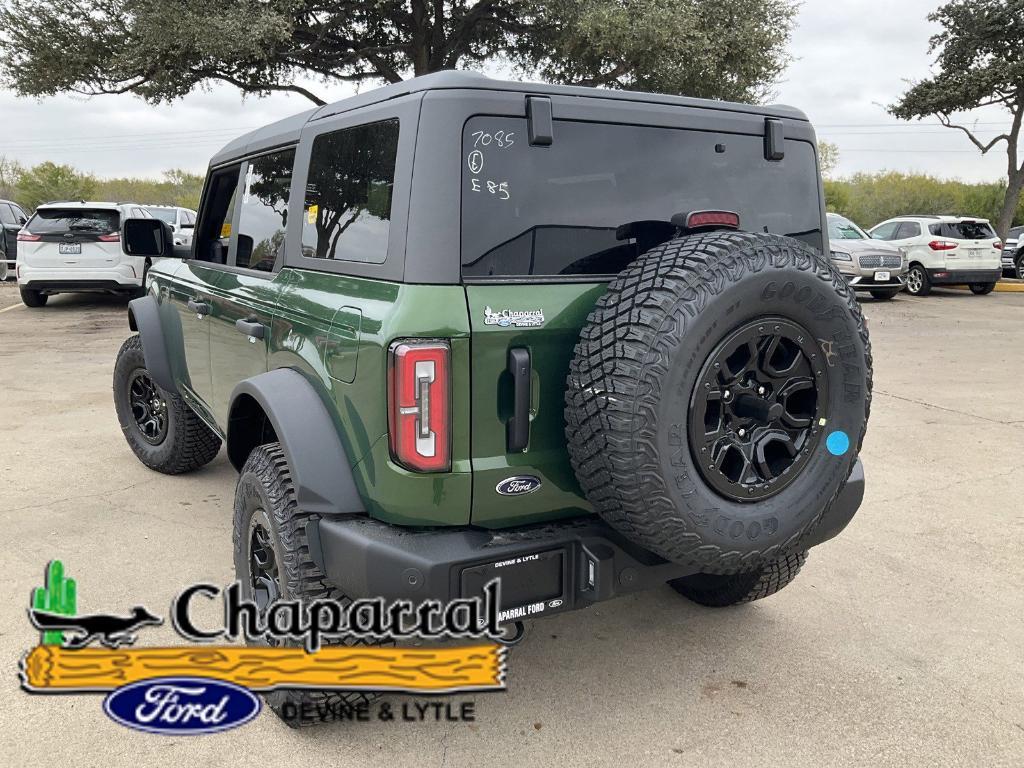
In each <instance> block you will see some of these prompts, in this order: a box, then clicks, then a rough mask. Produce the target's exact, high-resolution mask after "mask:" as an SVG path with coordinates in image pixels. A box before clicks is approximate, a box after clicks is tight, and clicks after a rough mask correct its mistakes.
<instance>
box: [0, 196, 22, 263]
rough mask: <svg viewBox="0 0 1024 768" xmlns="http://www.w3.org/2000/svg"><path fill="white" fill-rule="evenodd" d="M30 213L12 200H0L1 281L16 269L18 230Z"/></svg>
mask: <svg viewBox="0 0 1024 768" xmlns="http://www.w3.org/2000/svg"><path fill="white" fill-rule="evenodd" d="M26 221H28V215H27V214H26V213H25V211H24V210H23V209H22V207H21V206H20V205H18V204H17V203H15V202H13V201H11V200H0V282H3V281H4V280H6V279H7V274H8V272H11V271H13V270H14V263H15V260H16V259H17V254H18V232H19V231H20V230H21V228H22V227H23V226H25V222H26Z"/></svg>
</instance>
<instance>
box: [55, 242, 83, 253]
mask: <svg viewBox="0 0 1024 768" xmlns="http://www.w3.org/2000/svg"><path fill="white" fill-rule="evenodd" d="M57 253H59V254H60V255H61V256H77V255H79V254H81V253H82V244H81V243H57Z"/></svg>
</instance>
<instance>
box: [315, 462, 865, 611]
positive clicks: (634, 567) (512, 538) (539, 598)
mask: <svg viewBox="0 0 1024 768" xmlns="http://www.w3.org/2000/svg"><path fill="white" fill-rule="evenodd" d="M863 498H864V469H863V466H862V464H861V462H860V460H859V459H858V460H857V462H856V464H855V465H854V468H853V472H852V473H851V475H850V479H849V480H848V481H847V483H846V486H845V487H844V489H843V492H842V493H841V494H840V495H839V497H838V498H837V499H836V501H835V503H834V504H833V505H832V507H831V508H830V509H829V510H828V512H827V513H826V515H825V517H824V518H822V520H821V522H820V523H819V525H818V527H817V528H816V529H815V530H814V531H813V532H812V533H811V535H810V537H809V538H808V539H806V540H805V541H804V542H803V543H802V544H801V548H810V547H813V546H817V545H818V544H821V543H823V542H825V541H828V540H829V539H831V538H833V537H834V536H836V535H837V534H839V532H840V531H842V530H843V528H845V527H846V525H847V524H848V523H849V522H850V520H851V519H852V518H853V516H854V514H855V513H856V512H857V509H858V508H859V507H860V504H861V501H862V500H863ZM306 533H307V538H308V540H309V549H310V555H311V556H312V558H313V560H314V561H315V562H316V563H317V564H318V565H319V566H320V568H321V569H322V570H323V571H324V573H326V574H327V578H328V580H329V581H331V582H333V583H334V584H337V585H338V586H339V587H341V588H342V589H344V591H345V593H346V594H348V595H349V596H351V597H353V598H359V597H384V598H386V599H399V598H405V599H409V600H413V601H422V600H426V599H435V600H441V601H445V602H447V601H449V600H452V599H455V598H458V597H473V596H476V595H479V594H480V593H481V590H482V589H483V586H484V585H485V584H486V583H487V582H489V581H490V580H491V579H492V578H495V577H499V578H501V582H502V598H501V602H502V605H501V610H502V612H503V616H504V618H505V619H506V620H509V621H512V620H518V619H521V618H538V617H540V616H547V615H550V614H554V613H561V612H564V611H570V610H574V609H576V608H582V607H585V606H587V605H590V604H591V603H596V602H600V601H602V600H608V599H611V598H613V597H617V596H619V595H623V594H627V593H629V592H636V591H638V590H642V589H648V588H650V587H654V586H657V585H659V584H664V583H665V582H666V581H668V580H670V579H675V578H679V577H681V576H687V575H690V574H692V573H695V572H696V571H697V569H696V568H693V567H685V566H680V565H676V564H675V563H670V562H667V561H666V560H663V559H662V558H660V557H658V556H657V555H654V554H652V553H651V552H648V551H646V550H643V549H641V548H639V547H637V546H635V545H633V544H631V543H630V542H628V541H626V540H625V539H623V538H622V537H621V536H620V535H619V534H618V533H617V532H616V531H614V530H613V529H612V528H611V527H609V526H608V525H607V524H606V523H604V522H603V521H602V520H600V519H599V518H597V517H586V518H577V519H573V520H567V521H559V522H556V523H552V524H547V525H539V526H529V527H524V528H514V529H505V530H484V529H481V528H468V527H467V528H447V529H438V528H434V529H409V528H400V527H398V526H393V525H388V524H386V523H381V522H378V521H376V520H371V519H368V518H365V517H359V518H354V517H349V518H321V519H319V520H313V521H311V522H310V523H308V524H307V526H306ZM506 612H507V613H506Z"/></svg>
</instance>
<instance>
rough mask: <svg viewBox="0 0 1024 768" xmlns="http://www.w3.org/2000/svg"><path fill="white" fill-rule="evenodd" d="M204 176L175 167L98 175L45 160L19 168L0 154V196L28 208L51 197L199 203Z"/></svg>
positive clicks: (146, 202)
mask: <svg viewBox="0 0 1024 768" xmlns="http://www.w3.org/2000/svg"><path fill="white" fill-rule="evenodd" d="M203 180H204V177H203V176H202V175H201V174H197V173H189V172H188V171H184V170H181V169H178V168H175V169H172V170H169V171H165V172H164V177H163V179H162V180H161V179H141V178H114V179H98V178H96V177H95V176H92V175H91V174H88V173H82V172H81V171H78V170H76V169H75V168H73V167H72V166H70V165H56V164H55V163H51V162H45V163H40V164H39V165H36V166H33V167H32V168H28V169H26V168H23V167H22V166H21V165H19V164H18V163H17V162H15V161H13V160H9V159H8V158H6V157H4V156H3V155H0V198H2V199H5V200H14V201H15V202H17V203H20V204H21V206H22V207H23V208H25V209H26V210H28V211H31V210H34V209H35V207H36V206H37V205H39V204H40V203H45V202H49V201H51V200H103V201H109V202H122V201H123V202H133V203H140V204H142V205H180V206H182V207H184V208H192V209H193V210H194V209H196V208H198V207H199V196H200V195H201V193H202V191H203Z"/></svg>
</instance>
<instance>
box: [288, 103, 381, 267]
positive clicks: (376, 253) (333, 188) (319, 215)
mask: <svg viewBox="0 0 1024 768" xmlns="http://www.w3.org/2000/svg"><path fill="white" fill-rule="evenodd" d="M397 155H398V121H397V120H386V121H384V122H380V123H372V124H370V125H361V126H358V127H356V128H346V129H344V130H341V131H335V132H333V133H325V134H323V135H321V136H317V137H316V139H315V140H314V141H313V151H312V156H311V158H310V162H309V177H308V178H307V180H306V200H305V205H304V208H303V217H302V255H303V256H306V257H308V258H313V259H339V260H344V261H358V262H364V263H371V264H379V263H381V262H383V261H384V259H385V258H386V256H387V252H388V233H389V230H390V227H391V196H392V192H393V189H394V184H395V160H396V158H397Z"/></svg>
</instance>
